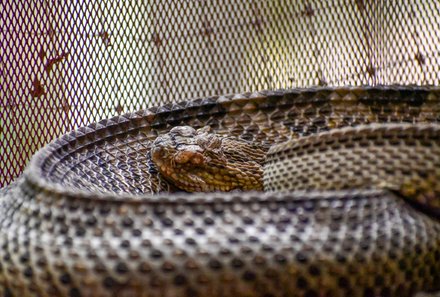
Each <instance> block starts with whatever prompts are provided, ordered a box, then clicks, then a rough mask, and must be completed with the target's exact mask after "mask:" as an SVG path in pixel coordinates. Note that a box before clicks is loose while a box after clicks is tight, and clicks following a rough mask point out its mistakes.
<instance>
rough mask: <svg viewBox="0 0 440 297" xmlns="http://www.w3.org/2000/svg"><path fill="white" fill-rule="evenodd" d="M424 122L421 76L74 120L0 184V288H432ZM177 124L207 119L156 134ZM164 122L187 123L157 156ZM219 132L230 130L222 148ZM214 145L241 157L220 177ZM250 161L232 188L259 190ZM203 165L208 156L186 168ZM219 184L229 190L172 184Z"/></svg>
mask: <svg viewBox="0 0 440 297" xmlns="http://www.w3.org/2000/svg"><path fill="white" fill-rule="evenodd" d="M439 121H440V89H438V88H432V87H359V88H316V89H298V90H282V91H274V92H272V91H267V92H261V93H249V94H241V95H234V96H222V97H212V98H205V99H199V100H195V101H188V102H181V103H177V104H170V105H166V106H162V107H159V108H151V109H148V110H143V111H139V112H136V113H131V114H127V115H123V116H120V117H116V118H112V119H108V120H105V121H102V122H99V123H95V124H92V125H90V126H88V127H84V128H80V129H78V130H76V131H74V132H71V133H69V134H67V135H64V136H62V137H61V138H59V139H57V140H55V141H54V142H52V143H51V144H49V145H48V146H46V147H45V148H43V149H42V150H40V151H39V152H38V153H37V154H36V155H35V156H34V157H33V158H32V160H31V162H30V164H29V166H28V168H27V169H26V171H25V173H24V174H23V176H22V177H21V178H20V179H18V180H17V181H16V182H15V183H14V184H13V185H11V186H9V187H8V188H5V189H3V190H2V191H1V192H0V196H1V198H0V253H1V254H0V285H1V287H2V290H3V292H2V293H3V294H4V295H5V296H207V297H208V296H246V297H247V296H249V297H250V296H267V297H268V296H396V295H399V296H411V295H413V294H415V293H417V292H422V291H427V292H428V291H436V290H440V222H439V221H438V217H439V213H440V211H439V210H440V202H439V199H438V197H439V193H440V189H439V183H438V178H439V176H440V172H439V171H440V149H439V145H440V125H439V124H437V123H438V122H439ZM176 126H190V127H194V128H202V127H207V126H209V127H210V132H207V130H205V129H202V130H199V131H200V133H199V135H201V138H200V139H199V140H196V141H195V142H194V139H197V136H196V137H195V138H194V136H195V135H197V132H195V130H192V128H175V130H173V131H172V133H171V134H166V133H167V132H169V131H170V130H171V129H172V128H173V127H176ZM179 129H180V130H179ZM182 129H183V130H182ZM176 131H177V132H178V133H177V134H179V133H180V134H179V135H178V137H181V136H182V135H181V134H182V133H183V134H185V133H187V132H185V131H191V132H190V133H189V134H192V138H189V140H184V141H187V142H186V143H184V145H183V146H179V147H178V146H175V148H176V149H177V150H178V151H177V152H176V151H175V152H173V153H172V154H171V155H172V156H173V159H172V161H170V162H169V163H167V162H168V161H166V160H168V159H167V158H166V156H167V154H168V153H170V151H169V148H167V149H166V150H167V151H166V152H162V151H161V149H160V145H162V144H164V143H165V144H166V143H167V142H168V141H169V140H172V139H171V138H173V137H174V138H175V136H176ZM179 131H180V132H179ZM182 131H183V132H182ZM173 133H174V134H175V135H174V136H173ZM211 133H212V134H211ZM160 135H162V136H160ZM163 135H168V136H163ZM158 136H159V137H158ZM183 136H185V135H183ZM167 137H169V138H167ZM182 139H184V138H182ZM191 139H192V140H191ZM206 139H208V141H204V140H206ZM223 139H233V141H237V143H235V144H234V142H231V143H232V145H231V146H230V147H229V153H226V152H221V151H220V150H221V149H222V148H223V147H224V145H225V144H226V143H228V141H224V140H223ZM174 140H175V139H174ZM174 140H173V141H174ZM188 141H189V142H188ZM281 143H284V144H281ZM173 144H177V142H173ZM275 144H280V145H275ZM198 146H199V147H198ZM200 146H203V149H205V150H206V149H207V150H208V151H209V152H207V153H206V152H205V151H204V150H200V149H201V148H200ZM152 147H153V150H151V148H152ZM269 147H271V149H270V150H269V152H268V155H267V158H266V149H267V148H269ZM182 148H183V149H182ZM258 149H261V152H259V151H257V150H258ZM243 152H245V153H243ZM228 154H229V155H233V156H235V157H236V160H238V162H240V161H243V164H241V165H240V166H235V167H234V166H232V167H231V169H232V173H231V174H230V175H229V176H227V172H231V171H227V172H226V173H225V172H224V171H223V169H225V168H226V169H228V166H227V165H225V164H223V165H222V163H221V162H225V160H226V164H228V163H227V162H229V161H228V159H227V157H228ZM216 156H217V157H218V156H220V158H217V159H216ZM248 157H252V160H255V159H254V158H255V157H256V158H257V159H256V160H257V161H255V163H252V164H251V165H249V164H250V163H249V160H248V159H246V158H248ZM263 157H264V158H263ZM261 158H263V159H264V160H263V161H261V160H260V159H261ZM161 160H162V161H161ZM260 161H261V163H265V164H266V165H265V169H264V170H263V171H264V177H263V180H264V186H265V188H266V190H267V191H266V192H262V191H252V190H251V191H247V190H249V189H252V186H253V185H257V190H260V189H261V185H260V186H258V185H259V184H258V183H256V182H255V180H253V179H252V177H253V176H255V174H257V175H258V174H262V171H261V168H260V167H258V166H256V165H257V163H260ZM161 162H162V163H161ZM203 164H207V168H208V167H209V168H208V169H209V170H207V171H206V170H205V171H200V170H198V169H200V168H202V167H203V166H202V165H203ZM234 164H235V163H234ZM188 165H189V167H188V168H189V170H190V172H189V175H180V174H181V173H182V172H184V171H187V170H186V169H185V168H186V167H184V166H188ZM254 165H255V166H254ZM170 168H171V169H170ZM177 169H178V170H180V171H179V172H178V171H176V170H177ZM192 169H197V170H196V171H195V172H194V171H191V170H192ZM167 170H168V171H169V172H168V173H170V175H167V174H168V173H167ZM234 170H235V171H234ZM159 172H161V173H159ZM206 172H208V173H206ZM186 173H188V172H186ZM173 174H174V176H173ZM163 175H167V176H163ZM182 176H186V177H182ZM188 176H189V180H190V181H191V182H188V180H186V179H185V178H187V177H188ZM225 176H227V177H226V178H223V177H225ZM247 176H250V177H247ZM209 180H210V182H207V181H209ZM244 180H246V182H242V181H244ZM170 181H171V182H170ZM193 182H196V183H195V184H198V185H200V184H202V185H203V186H197V187H199V188H197V187H196V188H191V187H194V186H193V185H194V183H193ZM231 183H232V184H234V183H235V186H234V187H233V189H235V190H233V191H231V192H206V193H191V194H189V193H181V192H178V191H177V189H176V187H180V188H184V189H186V190H188V191H192V190H195V191H197V190H204V191H213V190H217V189H220V190H231V189H232V188H228V186H227V185H229V184H231ZM211 184H215V185H216V188H215V187H214V188H211V186H210V185H211ZM185 185H186V186H188V187H189V188H185ZM258 187H260V188H258ZM237 189H241V190H237ZM242 190H245V191H242ZM153 193H155V194H153Z"/></svg>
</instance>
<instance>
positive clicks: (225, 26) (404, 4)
mask: <svg viewBox="0 0 440 297" xmlns="http://www.w3.org/2000/svg"><path fill="white" fill-rule="evenodd" d="M0 12H1V13H0V24H1V31H0V56H1V64H0V86H1V87H0V127H1V130H0V156H1V159H0V187H2V186H5V185H7V184H8V183H10V182H11V181H12V180H13V179H14V178H16V177H17V176H19V174H20V173H21V172H22V170H23V169H24V167H25V165H26V164H27V162H28V160H29V158H30V157H31V156H32V154H34V152H35V151H36V150H37V149H38V148H40V147H41V146H43V145H45V144H46V143H48V142H49V141H51V140H52V139H54V138H56V137H58V136H60V135H61V134H63V133H65V132H67V131H69V130H72V129H75V128H78V127H80V126H84V125H87V124H89V123H92V122H95V121H99V120H101V119H104V118H108V117H111V116H115V115H118V114H121V113H125V112H130V111H135V110H139V109H143V108H147V107H151V106H157V105H160V104H164V103H167V102H173V101H181V100H186V99H192V98H197V97H204V96H211V95H219V94H229V93H241V92H253V91H258V90H263V89H277V88H296V87H311V86H318V85H321V86H325V85H329V86H342V85H344V86H346V85H380V84H418V85H439V84H440V72H439V71H440V2H439V1H438V0H345V1H343V0H339V1H338V0H332V1H318V0H315V1H313V0H310V1H306V0H298V1H289V0H265V1H263V0H259V1H258V0H254V1H251V0H243V1H235V0H218V1H215V0H212V1H208V0H186V1H182V0H179V1H177V0H173V1H171V0H167V1H162V0H143V1H135V0H130V1H115V0H102V1H68V0H53V1H49V0H39V1H36V0H34V1H15V0H3V1H1V2H0Z"/></svg>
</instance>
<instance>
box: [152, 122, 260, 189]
mask: <svg viewBox="0 0 440 297" xmlns="http://www.w3.org/2000/svg"><path fill="white" fill-rule="evenodd" d="M255 152H258V153H257V155H258V156H257V157H255ZM264 155H265V152H264V151H260V150H258V149H255V148H254V147H253V146H252V145H250V144H249V143H246V142H245V141H243V140H239V139H234V138H230V137H226V136H222V135H217V134H213V133H209V127H205V128H201V129H198V130H195V129H194V128H192V127H189V126H178V127H174V128H172V129H171V130H170V131H169V132H168V133H167V134H164V135H160V136H158V137H157V139H156V140H155V141H154V142H153V145H152V147H151V160H152V161H153V163H154V164H155V165H156V167H157V169H158V171H159V172H160V174H161V176H162V177H163V178H165V179H167V180H168V181H169V182H171V183H172V184H173V185H174V186H176V187H177V188H179V189H181V190H185V191H187V192H213V191H231V190H234V189H241V190H260V189H261V188H262V180H261V179H262V167H261V164H260V163H261V160H260V159H262V156H264ZM256 159H258V162H257V161H256Z"/></svg>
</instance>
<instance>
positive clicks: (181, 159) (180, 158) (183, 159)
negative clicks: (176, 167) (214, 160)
mask: <svg viewBox="0 0 440 297" xmlns="http://www.w3.org/2000/svg"><path fill="white" fill-rule="evenodd" d="M174 161H175V162H176V164H186V163H188V162H190V163H191V164H193V165H202V164H204V163H205V158H204V156H203V154H201V153H200V152H198V151H193V150H184V151H179V152H177V153H176V154H175V155H174Z"/></svg>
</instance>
